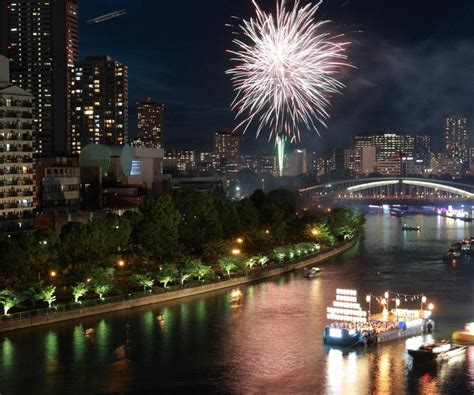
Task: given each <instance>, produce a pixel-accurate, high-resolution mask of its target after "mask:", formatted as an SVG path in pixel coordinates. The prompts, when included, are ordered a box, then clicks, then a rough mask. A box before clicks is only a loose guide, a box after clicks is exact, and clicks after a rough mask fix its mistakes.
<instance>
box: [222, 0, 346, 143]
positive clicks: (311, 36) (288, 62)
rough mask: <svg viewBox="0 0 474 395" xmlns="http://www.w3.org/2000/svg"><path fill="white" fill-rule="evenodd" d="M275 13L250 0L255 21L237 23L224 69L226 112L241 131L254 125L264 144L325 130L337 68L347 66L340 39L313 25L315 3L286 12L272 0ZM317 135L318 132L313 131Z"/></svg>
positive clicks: (337, 86)
mask: <svg viewBox="0 0 474 395" xmlns="http://www.w3.org/2000/svg"><path fill="white" fill-rule="evenodd" d="M276 1H277V3H276V14H275V15H273V14H271V13H267V12H265V11H262V10H261V9H260V7H259V6H258V4H257V3H256V1H255V0H253V4H254V6H255V11H256V16H255V17H253V18H251V19H250V20H241V22H240V24H239V25H238V27H237V28H236V30H235V32H234V33H235V34H236V35H237V36H238V38H236V39H234V40H233V44H234V45H235V49H234V50H228V52H229V53H231V54H232V58H231V60H232V61H233V62H235V66H234V67H233V68H231V69H230V70H227V72H226V73H227V74H228V75H230V78H231V81H232V84H233V86H234V89H235V91H236V97H235V99H234V101H233V102H232V110H233V111H235V112H236V119H239V120H240V123H239V124H238V125H237V126H236V128H235V129H240V128H243V130H244V132H245V131H246V130H247V129H248V127H249V126H250V125H251V124H252V123H255V124H256V125H257V137H258V136H259V135H260V133H261V132H262V130H265V131H268V132H269V139H272V137H273V138H276V137H277V136H278V135H282V134H284V135H286V136H287V137H288V139H289V140H290V141H297V142H298V141H299V140H300V131H302V130H314V131H316V132H318V126H321V125H323V126H326V120H327V119H328V118H329V113H328V110H329V107H330V98H331V97H332V96H333V95H334V94H337V93H339V92H340V91H341V89H342V88H343V87H344V85H343V84H342V83H341V82H340V81H339V80H338V75H339V73H340V71H341V69H342V68H344V67H346V66H350V65H349V64H348V63H347V62H346V60H347V56H346V54H345V50H346V47H347V45H348V43H347V42H344V41H343V40H342V36H331V35H330V34H329V33H327V32H324V31H323V27H324V26H325V25H326V24H327V23H329V21H319V22H318V21H316V19H315V14H316V11H317V10H318V8H319V6H320V5H321V2H318V3H317V4H307V5H306V6H300V2H299V0H295V2H294V5H293V8H292V9H291V10H289V9H287V7H286V0H276ZM318 133H319V132H318Z"/></svg>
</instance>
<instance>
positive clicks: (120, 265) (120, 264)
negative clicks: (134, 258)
mask: <svg viewBox="0 0 474 395" xmlns="http://www.w3.org/2000/svg"><path fill="white" fill-rule="evenodd" d="M117 264H118V265H119V267H124V266H125V262H124V261H123V259H120V260H119V261H118V262H117Z"/></svg>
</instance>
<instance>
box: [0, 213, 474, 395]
mask: <svg viewBox="0 0 474 395" xmlns="http://www.w3.org/2000/svg"><path fill="white" fill-rule="evenodd" d="M403 223H407V224H409V225H421V226H422V227H423V229H422V231H421V232H402V231H401V225H402V224H403ZM471 226H472V224H469V223H465V222H461V221H454V220H450V219H446V218H441V217H434V216H432V217H423V216H409V217H406V218H403V219H399V218H393V217H390V216H388V215H385V216H384V215H373V216H369V218H368V222H367V227H366V232H365V236H364V238H363V240H361V241H360V242H359V243H358V244H357V246H355V247H354V248H353V249H352V250H351V251H349V252H348V253H346V254H344V255H343V256H341V257H339V258H336V259H333V260H332V261H331V262H328V263H327V264H324V265H322V269H323V270H322V272H321V273H320V275H319V277H318V278H315V279H313V280H307V279H306V278H305V277H304V271H299V272H295V273H291V274H289V275H287V276H284V277H277V278H274V279H271V280H269V281H267V282H264V283H260V284H254V285H251V286H248V287H240V288H239V289H240V291H241V294H240V293H239V292H237V290H234V291H235V292H234V293H232V292H233V290H232V289H229V290H224V291H222V292H218V293H214V294H208V295H203V296H198V297H193V298H188V299H185V300H182V301H179V300H177V301H173V302H170V303H166V304H161V305H155V306H151V307H144V308H140V309H135V310H130V311H124V312H119V313H114V314H109V315H104V316H101V317H91V318H88V319H85V320H83V321H82V322H65V323H61V324H58V325H54V326H50V327H43V328H37V329H33V330H26V331H20V332H17V333H9V334H8V335H5V336H2V335H0V393H3V392H5V393H12V392H14V393H35V392H38V391H40V392H48V393H64V392H67V391H70V388H73V390H74V391H73V392H75V393H94V392H113V391H115V392H126V391H158V390H163V391H170V390H173V391H176V392H186V391H188V390H195V391H201V392H212V391H215V390H216V389H218V390H220V391H221V392H236V393H241V392H254V393H255V392H267V393H281V392H284V393H301V392H307V393H327V394H367V393H375V394H389V393H397V394H403V393H417V392H419V393H427V394H437V393H459V394H463V393H471V392H472V391H474V347H470V348H469V349H468V352H467V355H465V356H460V357H459V358H455V359H452V360H449V361H447V362H445V363H442V364H439V365H437V366H431V367H428V368H421V369H420V368H418V367H416V366H413V364H412V361H411V359H410V357H409V356H408V354H407V352H406V350H407V349H409V348H415V347H417V346H419V345H420V344H421V343H422V342H423V341H429V340H431V339H432V338H431V337H426V338H425V337H423V336H416V337H412V338H409V339H403V340H400V341H395V342H391V343H386V344H382V345H380V346H379V347H376V348H370V349H351V350H339V349H333V348H327V347H324V346H323V344H322V339H321V337H322V330H323V328H324V325H325V323H326V307H327V306H328V305H329V304H330V303H331V302H332V300H333V298H334V295H335V289H336V288H355V289H358V290H359V291H360V293H359V294H360V295H365V294H366V293H369V292H372V293H375V294H380V293H382V292H383V291H385V290H386V289H390V290H399V291H400V292H404V293H418V292H424V293H425V294H427V295H428V297H429V298H430V300H431V301H433V302H434V303H435V306H436V309H435V312H434V318H435V320H436V323H437V327H436V329H437V330H436V332H435V334H434V338H435V339H442V338H449V337H450V334H451V332H452V331H453V330H455V329H459V328H461V327H462V326H463V325H464V322H467V321H474V308H473V306H474V300H473V293H474V282H473V274H474V265H473V263H470V262H458V263H457V264H456V266H451V265H449V264H447V263H444V262H442V260H441V256H442V255H443V254H444V253H445V252H446V251H447V249H448V248H449V246H450V244H451V242H452V241H454V240H457V239H460V238H462V237H464V236H465V235H468V234H470V229H471ZM361 298H363V296H361ZM360 302H362V303H363V300H361V301H360ZM373 308H374V309H375V306H373Z"/></svg>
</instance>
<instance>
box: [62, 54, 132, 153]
mask: <svg viewBox="0 0 474 395" xmlns="http://www.w3.org/2000/svg"><path fill="white" fill-rule="evenodd" d="M72 75H73V81H72V83H71V84H72V88H73V89H72V92H71V128H70V134H69V150H70V153H71V154H79V153H80V152H81V150H82V148H83V147H85V146H86V145H87V144H90V143H92V144H105V145H121V144H124V143H126V142H127V138H128V69H127V67H126V66H124V65H123V64H122V63H120V62H117V61H116V60H113V59H112V58H110V57H109V56H89V57H87V58H86V59H85V60H83V61H80V62H77V63H76V65H75V66H74V69H73V73H72Z"/></svg>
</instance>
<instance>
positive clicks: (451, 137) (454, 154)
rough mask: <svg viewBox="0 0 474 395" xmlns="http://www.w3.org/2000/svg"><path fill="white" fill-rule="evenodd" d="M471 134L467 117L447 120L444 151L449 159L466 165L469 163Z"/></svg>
mask: <svg viewBox="0 0 474 395" xmlns="http://www.w3.org/2000/svg"><path fill="white" fill-rule="evenodd" d="M469 147H470V144H469V134H468V132H467V118H466V117H449V118H446V122H445V130H444V149H445V152H446V155H447V158H449V159H451V160H453V161H455V162H458V163H460V164H461V165H466V164H467V163H469V159H470V158H469V156H470V155H469V153H470V152H469Z"/></svg>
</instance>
